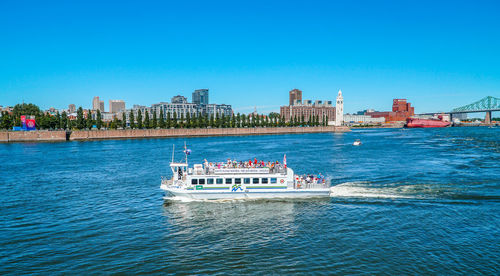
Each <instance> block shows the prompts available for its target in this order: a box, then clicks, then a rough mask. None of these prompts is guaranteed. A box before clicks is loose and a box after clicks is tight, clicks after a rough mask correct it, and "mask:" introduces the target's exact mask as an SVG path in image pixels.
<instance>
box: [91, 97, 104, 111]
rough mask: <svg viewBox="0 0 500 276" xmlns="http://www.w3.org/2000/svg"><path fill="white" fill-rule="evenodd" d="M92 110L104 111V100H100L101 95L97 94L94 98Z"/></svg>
mask: <svg viewBox="0 0 500 276" xmlns="http://www.w3.org/2000/svg"><path fill="white" fill-rule="evenodd" d="M92 110H100V111H101V112H104V102H103V101H100V100H99V96H95V97H94V99H92Z"/></svg>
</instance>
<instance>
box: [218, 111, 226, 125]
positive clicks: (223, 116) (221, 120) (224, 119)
mask: <svg viewBox="0 0 500 276" xmlns="http://www.w3.org/2000/svg"><path fill="white" fill-rule="evenodd" d="M219 127H220V128H223V127H226V116H225V115H224V113H222V114H221V116H220V119H219Z"/></svg>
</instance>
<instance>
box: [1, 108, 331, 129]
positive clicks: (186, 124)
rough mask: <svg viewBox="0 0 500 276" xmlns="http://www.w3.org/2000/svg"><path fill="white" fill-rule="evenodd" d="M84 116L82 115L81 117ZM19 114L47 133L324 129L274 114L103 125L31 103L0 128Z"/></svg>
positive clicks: (5, 116)
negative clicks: (127, 130) (67, 131)
mask: <svg viewBox="0 0 500 276" xmlns="http://www.w3.org/2000/svg"><path fill="white" fill-rule="evenodd" d="M85 113H86V116H85ZM21 115H31V116H35V120H36V128H37V129H47V130H84V129H87V130H90V129H92V128H94V127H95V128H97V129H102V128H106V129H118V128H121V129H157V128H161V129H165V128H242V127H293V126H302V127H307V126H311V127H313V126H327V122H328V117H326V116H325V117H323V118H321V120H320V118H319V117H318V116H310V117H309V118H304V116H301V117H300V118H297V117H295V118H293V119H292V120H290V121H289V122H285V120H284V118H283V117H281V116H280V114H278V113H274V112H271V113H270V114H268V115H260V114H251V115H245V114H240V113H237V114H236V115H232V116H224V115H223V114H222V115H221V116H219V114H216V115H215V116H214V115H213V114H212V115H211V116H208V115H207V114H189V113H187V115H186V117H184V114H181V116H180V117H179V116H177V114H176V113H175V112H174V113H173V115H172V116H171V115H170V113H167V114H166V115H165V114H163V112H160V114H159V116H157V115H156V113H153V115H152V116H150V114H148V111H146V112H145V114H142V113H141V111H140V110H139V111H138V112H137V116H136V115H135V114H134V112H132V111H130V112H129V116H128V120H127V116H126V115H127V114H126V113H125V112H123V113H122V118H121V119H119V118H116V117H115V118H114V119H113V120H112V121H109V122H104V121H103V120H102V116H101V115H102V114H101V112H100V111H99V110H97V111H95V118H93V116H92V111H90V110H88V111H87V112H84V110H83V108H82V107H79V108H78V110H77V112H76V118H74V119H73V120H71V119H70V117H69V116H68V114H67V113H66V111H63V112H62V113H59V112H57V113H56V114H55V115H52V114H49V113H47V112H42V111H41V110H40V108H39V107H38V106H36V105H34V104H17V105H16V106H14V109H13V112H12V114H9V113H7V112H3V113H2V117H1V118H0V129H7V130H9V129H12V128H13V127H14V126H21Z"/></svg>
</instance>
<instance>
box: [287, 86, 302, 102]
mask: <svg viewBox="0 0 500 276" xmlns="http://www.w3.org/2000/svg"><path fill="white" fill-rule="evenodd" d="M289 98H290V104H289V105H294V104H295V101H296V100H298V101H302V91H300V90H299V89H292V90H290V92H289Z"/></svg>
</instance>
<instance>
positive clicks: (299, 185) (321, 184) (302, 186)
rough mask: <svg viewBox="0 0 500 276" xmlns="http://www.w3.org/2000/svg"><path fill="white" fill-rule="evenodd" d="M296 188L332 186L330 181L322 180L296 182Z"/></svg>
mask: <svg viewBox="0 0 500 276" xmlns="http://www.w3.org/2000/svg"><path fill="white" fill-rule="evenodd" d="M294 186H295V189H324V188H328V187H330V183H329V182H321V183H314V182H309V183H308V182H306V181H303V182H300V181H299V182H296V183H295V185H294Z"/></svg>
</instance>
